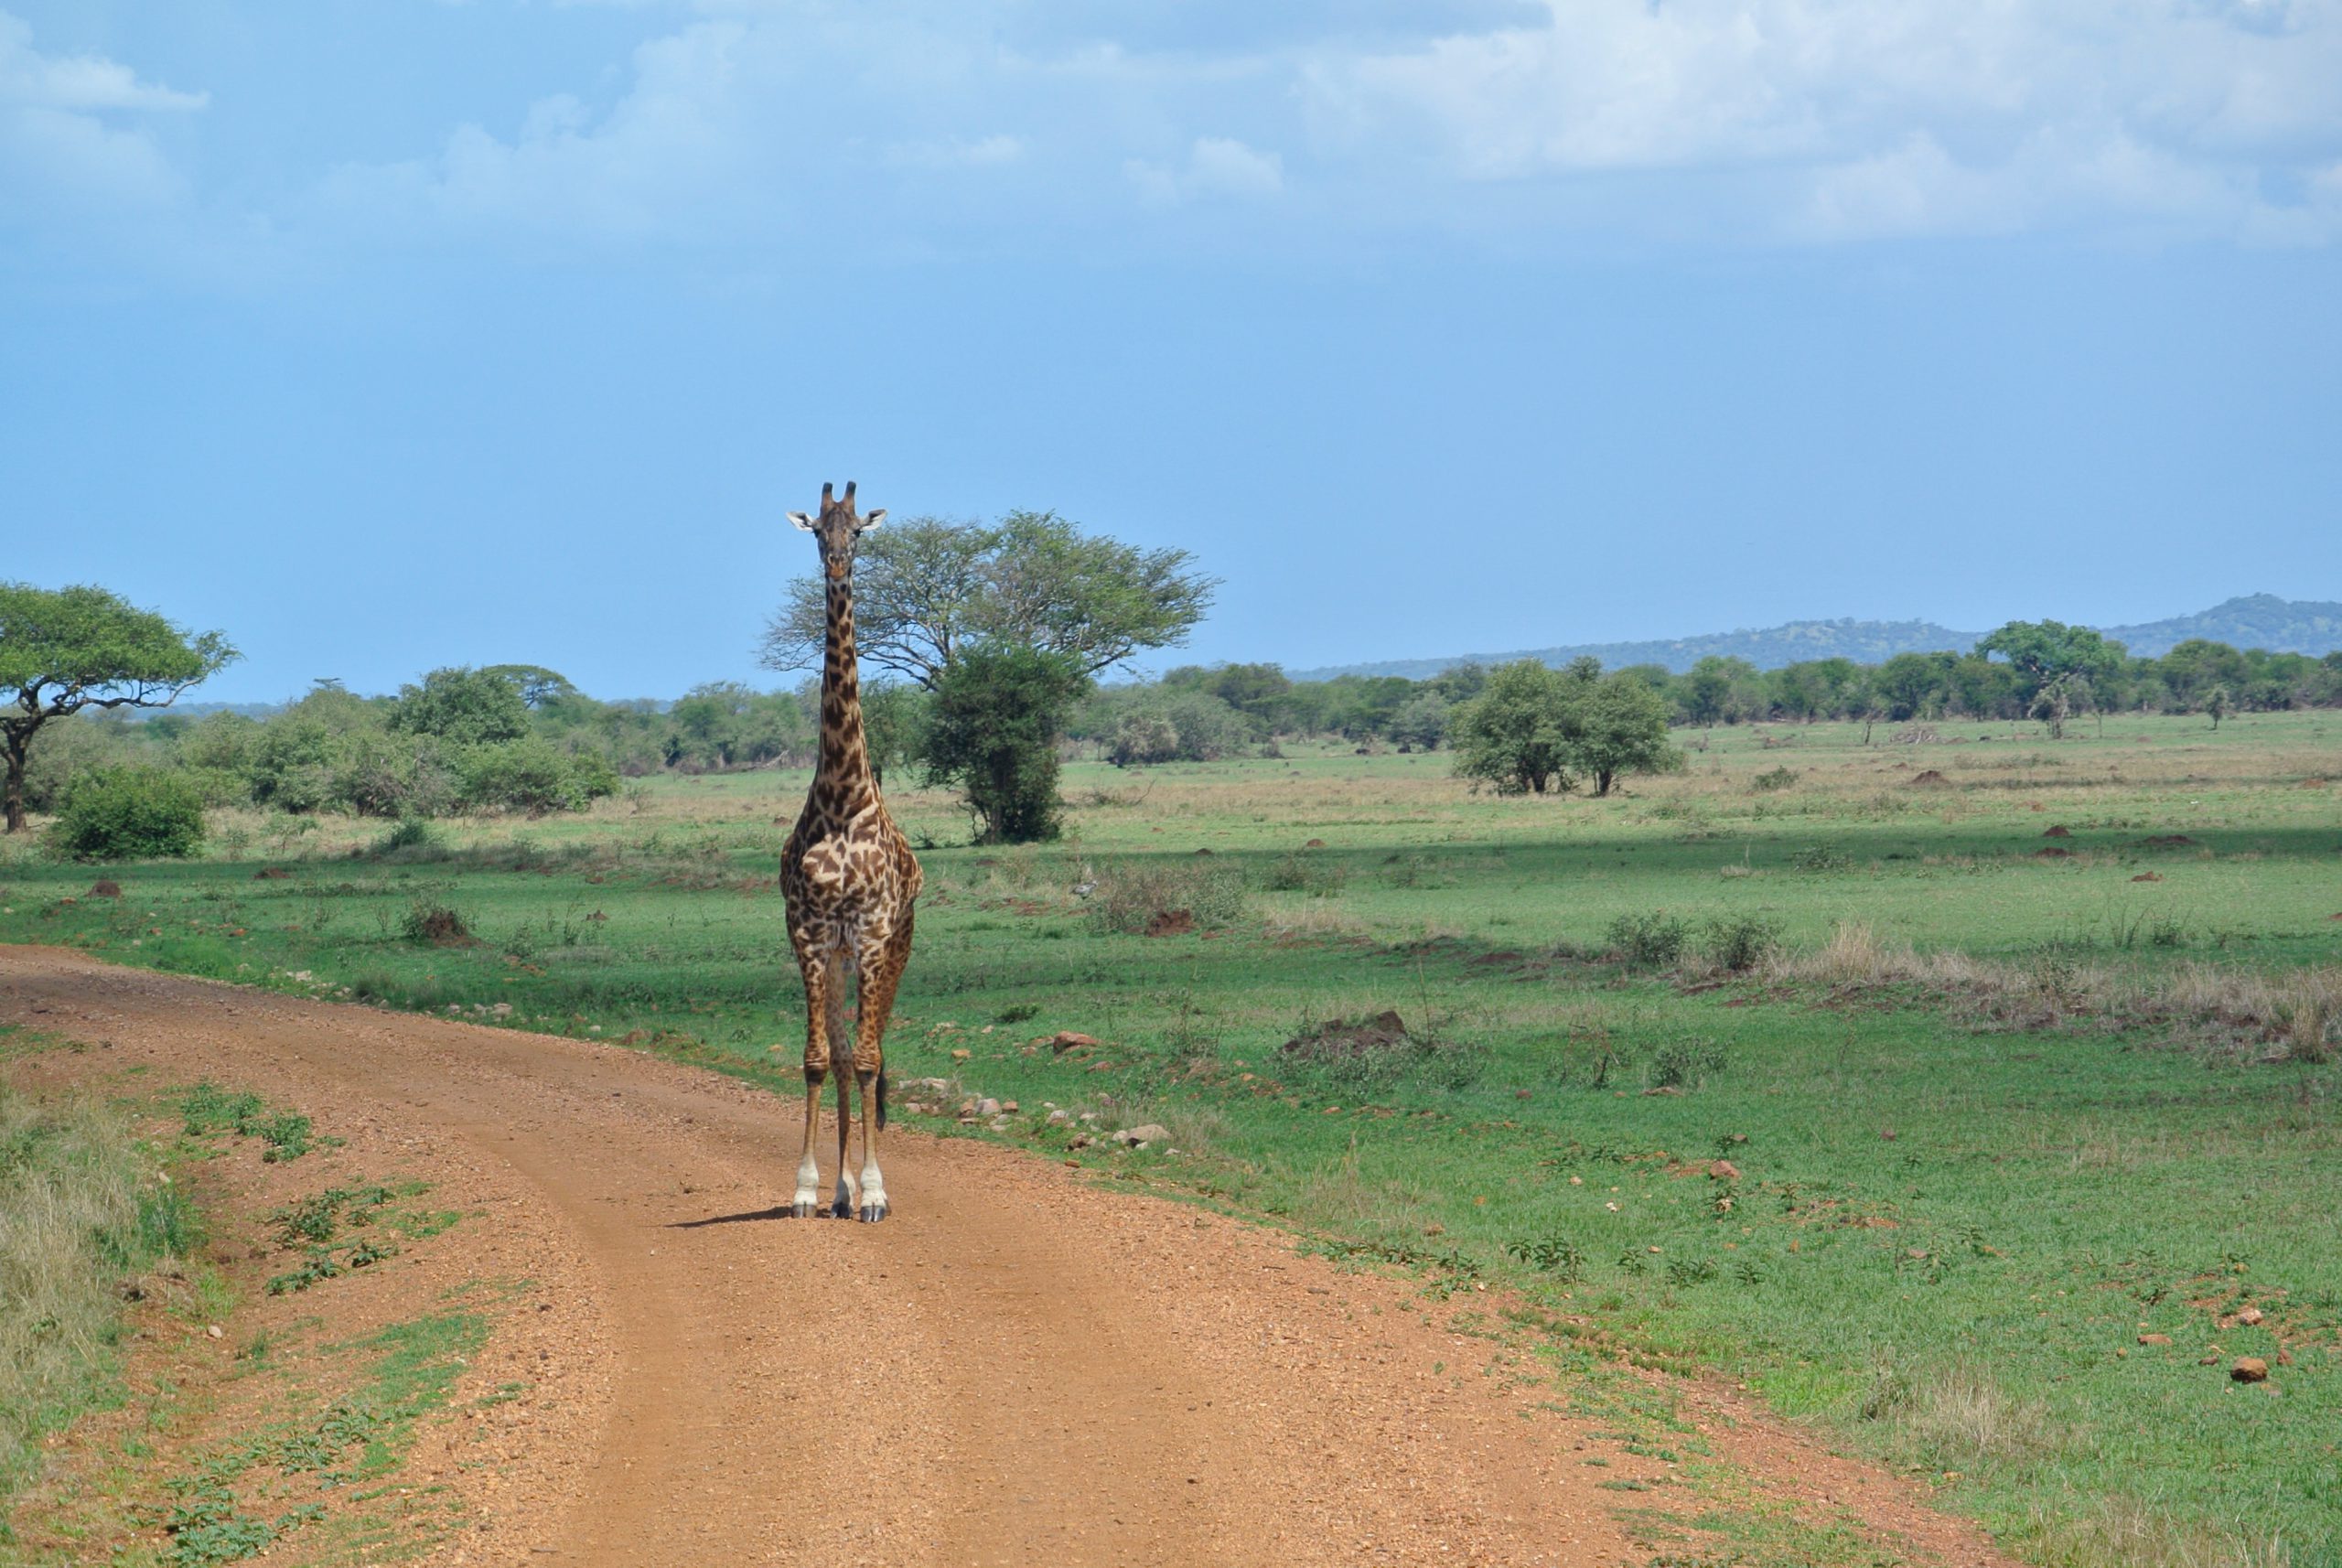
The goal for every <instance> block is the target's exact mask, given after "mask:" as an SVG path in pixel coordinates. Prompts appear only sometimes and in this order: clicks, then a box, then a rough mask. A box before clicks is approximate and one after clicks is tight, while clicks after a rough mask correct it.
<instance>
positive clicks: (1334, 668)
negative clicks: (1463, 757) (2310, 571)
mask: <svg viewBox="0 0 2342 1568" xmlns="http://www.w3.org/2000/svg"><path fill="white" fill-rule="evenodd" d="M2098 629H2099V630H2100V631H2101V632H2103V633H2105V634H2106V636H2108V637H2109V638H2111V639H2113V640H2115V641H2117V642H2120V643H2122V645H2123V646H2124V647H2125V648H2128V649H2129V650H2131V651H2132V652H2133V653H2134V654H2138V655H2141V656H2143V657H2147V658H2160V657H2161V656H2162V655H2164V654H2165V653H2168V652H2170V651H2171V650H2172V649H2173V648H2174V647H2175V646H2176V645H2178V644H2179V643H2182V642H2185V641H2186V640H2187V639H2190V638H2197V637H2200V638H2206V639H2210V640H2212V641H2214V642H2225V643H2229V644H2230V645H2231V646H2233V647H2237V648H2262V649H2267V650H2270V651H2271V652H2274V653H2307V654H2311V655H2316V656H2323V655H2325V654H2327V653H2332V652H2335V651H2337V650H2342V602H2337V601H2334V600H2330V599H2286V598H2281V597H2279V596H2276V595H2274V594H2242V595H2239V596H2236V597H2234V598H2230V599H2227V600H2224V601H2223V602H2221V603H2219V604H2217V605H2214V606H2213V607H2211V608H2209V609H2206V610H2198V611H2196V612H2195V613H2194V614H2192V615H2181V616H2171V617H2167V618H2165V619H2162V620H2153V621H2142V622H2140V623H2138V624H2137V625H2134V626H2106V627H2100V628H2098ZM1984 635H1985V634H1984V633H1983V632H1981V631H1957V630H1954V629H1953V628H1950V627H1946V626H1939V625H1938V624H1937V623H1935V622H1933V621H1927V620H1859V619H1855V618H1851V617H1848V618H1840V619H1836V620H1793V621H1784V622H1782V623H1781V624H1780V625H1778V626H1770V627H1763V628H1740V629H1737V630H1734V631H1724V632H1708V633H1704V634H1702V635H1698V636H1692V637H1679V638H1659V639H1649V640H1645V641H1639V642H1588V643H1571V644H1564V645H1562V646H1559V647H1553V648H1533V649H1521V650H1515V651H1513V652H1509V653H1456V654H1448V655H1445V656H1443V657H1439V658H1433V659H1390V660H1374V661H1370V662H1364V663H1358V664H1340V665H1330V666H1327V667H1326V668H1324V669H1318V670H1301V671H1294V672H1293V676H1294V679H1295V680H1300V681H1324V680H1330V679H1332V678H1333V677H1335V676H1337V675H1404V676H1406V677H1408V678H1409V679H1410V680H1422V679H1423V678H1424V677H1426V676H1431V675H1436V674H1438V673H1439V672H1440V671H1443V670H1446V669H1449V668H1452V667H1453V666H1455V665H1457V664H1465V663H1475V662H1477V663H1482V664H1498V663H1502V662H1505V661H1506V660H1515V659H1537V660H1543V661H1544V662H1545V663H1548V664H1566V663H1568V662H1569V661H1570V660H1573V659H1582V658H1585V657H1588V656H1591V657H1593V658H1595V659H1599V660H1602V662H1603V664H1604V666H1605V667H1606V668H1608V669H1613V670H1615V669H1618V668H1621V667H1623V666H1625V665H1629V664H1663V665H1665V666H1666V667H1667V668H1668V669H1669V670H1670V671H1673V672H1674V673H1676V674H1679V675H1680V674H1681V673H1682V672H1683V671H1687V670H1689V669H1691V668H1692V665H1694V664H1696V663H1698V662H1699V661H1700V660H1703V659H1706V658H1710V657H1721V658H1727V659H1746V660H1748V661H1749V662H1750V663H1751V664H1754V665H1756V667H1757V668H1758V669H1760V670H1778V669H1779V668H1780V667H1781V666H1782V665H1784V664H1794V663H1797V662H1799V660H1808V659H1851V660H1854V661H1855V662H1856V663H1858V664H1875V663H1878V662H1879V661H1880V660H1885V659H1891V658H1893V657H1894V656H1895V655H1896V654H1898V653H1932V652H1936V651H1938V650H1943V649H1951V650H1960V651H1965V650H1968V649H1970V648H1972V647H1974V646H1975V644H1976V642H1977V639H1980V638H1982V637H1983V636H1984Z"/></svg>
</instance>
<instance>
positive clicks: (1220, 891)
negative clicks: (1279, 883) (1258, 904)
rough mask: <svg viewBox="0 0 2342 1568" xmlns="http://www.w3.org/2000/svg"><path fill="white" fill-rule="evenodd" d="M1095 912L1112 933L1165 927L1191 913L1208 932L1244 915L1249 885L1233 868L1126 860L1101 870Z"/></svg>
mask: <svg viewBox="0 0 2342 1568" xmlns="http://www.w3.org/2000/svg"><path fill="white" fill-rule="evenodd" d="M1090 909H1091V911H1092V917H1093V918H1095V919H1096V920H1097V922H1098V924H1099V925H1100V926H1101V927H1102V928H1104V929H1107V930H1110V931H1145V930H1147V929H1149V928H1150V927H1156V928H1158V929H1160V923H1161V922H1163V921H1164V920H1165V919H1166V918H1168V917H1171V916H1176V915H1180V914H1185V915H1187V917H1188V918H1189V920H1190V921H1191V923H1192V925H1193V926H1195V927H1199V928H1202V929H1213V928H1216V927H1222V926H1226V925H1228V924H1230V922H1232V921H1234V920H1235V919H1237V918H1239V917H1241V915H1242V914H1243V912H1244V881H1243V878H1242V876H1241V875H1239V874H1238V873H1236V872H1235V871H1232V870H1226V871H1224V870H1221V869H1220V868H1219V867H1217V866H1214V865H1209V864H1198V863H1196V862H1193V861H1167V860H1148V861H1123V862H1118V863H1112V864H1109V865H1103V866H1101V867H1100V868H1099V871H1098V881H1097V886H1096V887H1094V888H1093V889H1092V890H1091V892H1090Z"/></svg>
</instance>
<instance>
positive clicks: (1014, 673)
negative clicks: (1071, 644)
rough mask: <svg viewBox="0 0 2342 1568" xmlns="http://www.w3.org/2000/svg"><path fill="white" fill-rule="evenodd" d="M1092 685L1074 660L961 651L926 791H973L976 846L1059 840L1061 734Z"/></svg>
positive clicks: (927, 746) (985, 647) (1023, 651)
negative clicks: (929, 788) (954, 788)
mask: <svg viewBox="0 0 2342 1568" xmlns="http://www.w3.org/2000/svg"><path fill="white" fill-rule="evenodd" d="M1089 684H1090V682H1089V679H1088V677H1087V676H1086V675H1085V674H1084V673H1083V672H1082V671H1081V670H1080V667H1079V666H1078V665H1077V664H1076V663H1075V662H1074V660H1072V659H1070V658H1069V657H1068V656H1066V655H1064V654H1058V653H1045V652H1043V651H1041V650H1038V649H1036V648H1029V647H1026V646H1024V645H1022V644H1018V643H996V644H979V645H977V646H974V647H971V648H964V649H962V650H961V651H960V653H959V656H958V657H957V658H956V659H954V660H952V661H951V665H950V666H949V667H948V668H947V669H945V670H944V671H943V672H942V674H941V676H940V678H939V679H938V680H937V682H936V684H935V695H934V699H933V705H932V707H931V708H930V710H929V715H928V723H927V726H926V734H925V736H924V744H923V746H922V756H921V760H922V761H923V762H924V763H925V765H926V771H927V782H928V783H929V784H930V785H935V784H951V785H955V786H957V787H958V788H959V789H962V790H963V791H964V792H965V793H966V795H967V798H968V810H969V811H971V812H972V813H973V815H974V816H975V819H976V842H977V843H1033V842H1036V841H1037V840H1041V839H1053V838H1055V837H1057V836H1058V831H1059V823H1058V811H1059V805H1058V734H1059V733H1060V732H1061V731H1062V730H1063V729H1064V727H1065V721H1066V715H1067V714H1069V713H1070V712H1071V711H1072V708H1073V704H1074V703H1075V702H1076V701H1077V700H1079V699H1080V696H1081V694H1082V693H1083V692H1084V691H1086V690H1087V689H1088V688H1089Z"/></svg>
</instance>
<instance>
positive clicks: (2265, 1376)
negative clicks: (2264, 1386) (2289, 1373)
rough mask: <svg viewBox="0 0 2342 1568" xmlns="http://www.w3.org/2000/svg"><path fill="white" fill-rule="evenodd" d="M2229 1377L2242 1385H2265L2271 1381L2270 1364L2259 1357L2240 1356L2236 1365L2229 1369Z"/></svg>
mask: <svg viewBox="0 0 2342 1568" xmlns="http://www.w3.org/2000/svg"><path fill="white" fill-rule="evenodd" d="M2229 1377H2230V1378H2232V1379H2234V1380H2236V1381H2238V1382H2240V1383H2265V1382H2267V1381H2268V1380H2269V1363H2268V1362H2266V1361H2264V1360H2262V1359H2261V1358H2260V1357H2258V1356H2239V1357H2238V1358H2237V1359H2236V1365H2235V1366H2233V1367H2230V1368H2229Z"/></svg>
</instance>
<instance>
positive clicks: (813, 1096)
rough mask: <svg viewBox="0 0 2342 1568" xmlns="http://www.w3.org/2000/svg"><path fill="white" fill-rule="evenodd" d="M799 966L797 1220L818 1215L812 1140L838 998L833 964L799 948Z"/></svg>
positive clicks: (841, 1079) (793, 1210) (841, 1080)
mask: <svg viewBox="0 0 2342 1568" xmlns="http://www.w3.org/2000/svg"><path fill="white" fill-rule="evenodd" d="M799 963H800V967H801V968H802V970H803V972H804V975H805V1141H804V1143H803V1144H802V1145H801V1147H802V1149H803V1151H804V1157H803V1158H802V1159H800V1160H799V1161H798V1162H797V1193H796V1196H795V1197H793V1198H791V1199H790V1206H789V1211H790V1214H792V1215H794V1216H795V1217H796V1218H798V1219H812V1218H813V1217H814V1216H816V1215H818V1214H819V1213H821V1211H822V1168H821V1166H820V1165H819V1164H818V1163H816V1162H815V1160H814V1158H813V1140H814V1139H815V1138H816V1137H818V1136H819V1135H820V1133H821V1130H822V1079H823V1078H825V1077H827V1076H828V1074H829V1070H830V1044H831V1042H832V1041H833V1040H834V1039H835V1038H836V1037H837V1031H836V1029H835V1028H834V1025H835V1022H836V1011H837V1007H838V1003H839V1001H840V994H839V989H838V987H839V977H838V974H837V966H836V965H835V964H833V963H832V962H831V961H828V960H827V959H826V958H824V957H823V956H822V955H821V954H819V953H814V952H811V951H809V950H807V949H806V947H805V946H804V945H803V944H800V947H799ZM838 1093H839V1096H840V1097H841V1098H843V1096H844V1093H845V1074H843V1072H841V1073H840V1074H839V1075H838ZM840 1169H841V1171H843V1164H841V1165H840Z"/></svg>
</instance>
